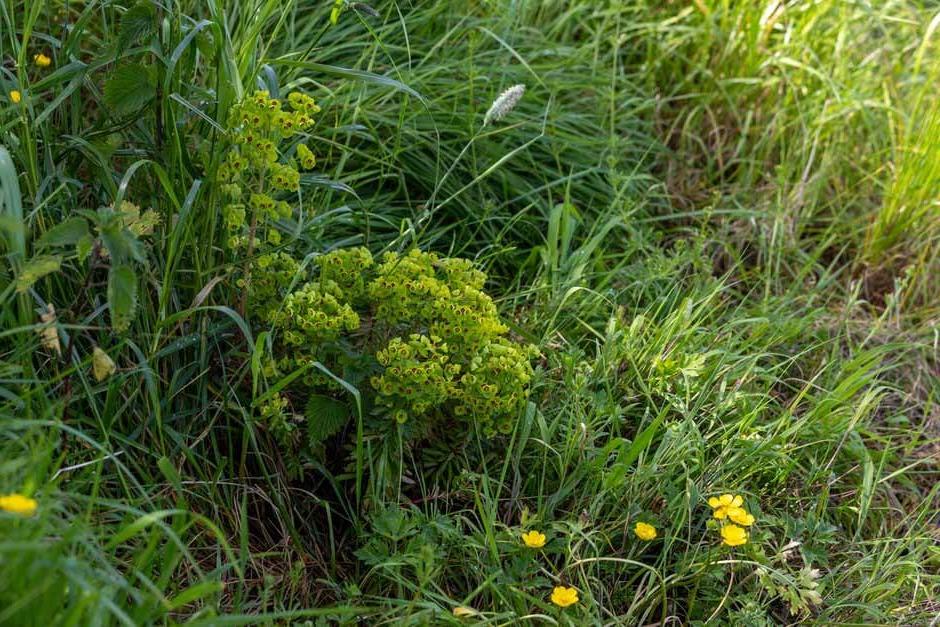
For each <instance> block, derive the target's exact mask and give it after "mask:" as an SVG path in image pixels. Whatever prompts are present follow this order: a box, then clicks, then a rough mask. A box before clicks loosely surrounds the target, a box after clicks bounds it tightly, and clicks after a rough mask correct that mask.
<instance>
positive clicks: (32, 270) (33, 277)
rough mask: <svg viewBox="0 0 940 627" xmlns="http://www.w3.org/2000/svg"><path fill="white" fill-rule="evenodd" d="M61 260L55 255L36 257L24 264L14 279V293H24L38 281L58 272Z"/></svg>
mask: <svg viewBox="0 0 940 627" xmlns="http://www.w3.org/2000/svg"><path fill="white" fill-rule="evenodd" d="M61 265H62V258H61V257H59V256H57V255H37V256H35V257H33V258H32V259H30V260H29V261H27V262H26V264H25V265H24V266H23V268H22V269H21V270H20V273H19V276H17V277H16V291H17V292H20V293H22V292H25V291H26V290H28V289H29V288H30V287H32V286H33V284H35V283H36V281H38V280H39V279H41V278H42V277H44V276H46V275H47V274H52V273H53V272H56V271H58V269H59V267H60V266H61Z"/></svg>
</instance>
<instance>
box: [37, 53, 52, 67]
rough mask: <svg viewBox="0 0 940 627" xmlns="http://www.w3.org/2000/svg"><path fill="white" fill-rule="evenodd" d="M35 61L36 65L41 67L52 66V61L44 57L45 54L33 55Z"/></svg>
mask: <svg viewBox="0 0 940 627" xmlns="http://www.w3.org/2000/svg"><path fill="white" fill-rule="evenodd" d="M33 61H35V62H36V65H38V66H39V67H49V66H50V65H52V59H50V58H49V57H47V56H46V55H44V54H43V53H41V52H40V53H39V54H35V55H33Z"/></svg>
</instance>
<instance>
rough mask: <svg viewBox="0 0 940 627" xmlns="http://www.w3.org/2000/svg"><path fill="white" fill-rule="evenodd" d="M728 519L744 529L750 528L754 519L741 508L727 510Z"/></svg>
mask: <svg viewBox="0 0 940 627" xmlns="http://www.w3.org/2000/svg"><path fill="white" fill-rule="evenodd" d="M728 518H729V519H730V520H731V522H733V523H736V524H738V525H742V526H744V527H750V526H751V525H753V524H754V517H753V516H752V515H751V514H748V513H747V512H746V511H744V508H742V507H733V508H731V509H730V510H728Z"/></svg>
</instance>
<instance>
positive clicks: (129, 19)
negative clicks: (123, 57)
mask: <svg viewBox="0 0 940 627" xmlns="http://www.w3.org/2000/svg"><path fill="white" fill-rule="evenodd" d="M156 30H157V29H156V12H155V11H154V7H153V4H151V3H150V2H149V1H146V0H145V1H143V2H138V3H137V4H135V5H134V6H132V7H131V8H130V9H128V10H127V12H126V13H124V16H123V17H122V18H121V30H120V35H119V36H118V52H119V53H120V52H122V51H123V50H124V49H125V48H127V47H128V46H130V45H132V44H135V43H137V42H138V41H140V40H141V39H143V38H145V37H148V36H150V35H152V34H153V33H155V32H156Z"/></svg>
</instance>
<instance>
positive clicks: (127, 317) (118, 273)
mask: <svg viewBox="0 0 940 627" xmlns="http://www.w3.org/2000/svg"><path fill="white" fill-rule="evenodd" d="M108 306H109V307H110V308H111V326H112V327H113V328H114V330H115V331H124V330H126V329H127V327H128V326H130V323H131V320H132V319H133V318H134V314H135V313H136V311H137V273H136V272H134V269H133V268H132V267H130V266H128V265H118V266H113V267H112V268H111V272H110V273H108Z"/></svg>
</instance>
